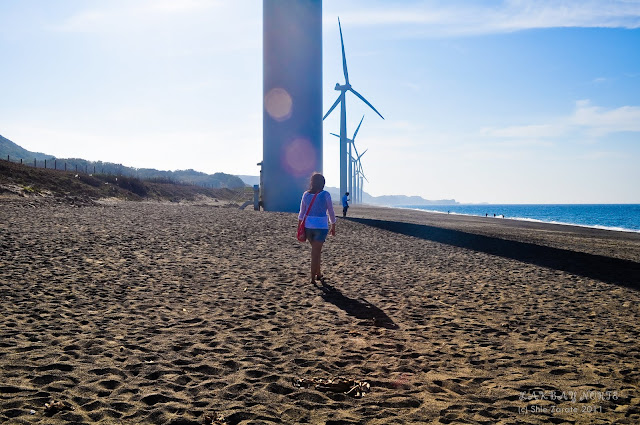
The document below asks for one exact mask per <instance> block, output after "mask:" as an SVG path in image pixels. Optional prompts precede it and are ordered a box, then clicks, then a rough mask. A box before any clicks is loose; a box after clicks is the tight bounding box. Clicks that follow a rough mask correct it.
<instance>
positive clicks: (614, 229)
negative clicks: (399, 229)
mask: <svg viewBox="0 0 640 425" xmlns="http://www.w3.org/2000/svg"><path fill="white" fill-rule="evenodd" d="M397 208H401V209H407V210H413V211H422V212H429V213H435V214H445V215H459V216H467V217H481V218H501V219H506V220H517V221H528V222H532V223H544V224H556V225H560V226H575V227H582V228H587V229H599V230H609V231H612V232H629V233H640V230H639V229H629V228H626V227H618V226H605V225H602V224H581V223H571V222H565V221H556V220H541V219H537V218H530V217H518V216H513V217H509V218H505V217H504V215H503V214H500V215H496V216H493V215H488V216H483V215H479V214H470V213H463V212H457V211H439V210H432V209H426V208H415V207H397Z"/></svg>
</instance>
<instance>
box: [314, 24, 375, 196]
mask: <svg viewBox="0 0 640 425" xmlns="http://www.w3.org/2000/svg"><path fill="white" fill-rule="evenodd" d="M338 27H339V29H340V45H341V46H342V70H343V72H344V81H345V84H344V85H340V83H336V87H335V90H336V91H339V92H340V95H339V96H338V99H336V101H335V102H334V104H333V105H332V106H331V108H329V111H328V112H327V113H326V114H325V116H324V117H322V119H323V120H324V119H325V118H327V117H328V116H329V114H330V113H331V112H332V111H333V110H334V109H335V107H336V106H338V103H339V104H340V136H339V137H340V196H342V195H344V193H345V192H347V165H348V164H347V163H348V162H349V163H350V160H349V159H348V158H347V140H348V139H347V105H346V94H347V92H348V91H350V92H351V93H353V94H355V95H356V97H358V98H360V100H362V101H363V102H364V103H365V104H367V106H369V107H370V108H371V109H373V110H374V112H375V113H376V114H378V115H380V118H382V119H384V117H383V116H382V115H381V114H380V112H378V111H377V110H376V108H374V107H373V105H372V104H371V103H369V101H367V99H365V98H364V97H362V95H361V94H360V93H358V92H357V91H355V90H354V89H353V87H351V84H350V83H349V72H348V71H347V58H346V56H345V53H344V40H343V38H342V25H341V24H340V18H338ZM361 122H362V121H361Z"/></svg>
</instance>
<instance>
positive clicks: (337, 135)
mask: <svg viewBox="0 0 640 425" xmlns="http://www.w3.org/2000/svg"><path fill="white" fill-rule="evenodd" d="M329 134H331V135H332V136H336V137H338V138H339V137H340V135H339V134H336V133H329Z"/></svg>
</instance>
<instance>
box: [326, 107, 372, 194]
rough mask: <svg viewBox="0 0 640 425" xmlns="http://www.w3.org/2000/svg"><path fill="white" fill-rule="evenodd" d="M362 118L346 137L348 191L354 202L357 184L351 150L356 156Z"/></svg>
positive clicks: (333, 134)
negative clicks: (347, 147) (350, 135)
mask: <svg viewBox="0 0 640 425" xmlns="http://www.w3.org/2000/svg"><path fill="white" fill-rule="evenodd" d="M363 120H364V115H363V116H362V118H361V119H360V123H359V124H358V127H357V128H356V131H355V132H354V133H353V137H352V138H351V139H349V138H347V143H348V145H349V152H348V153H347V156H348V157H349V169H348V174H349V193H350V194H351V199H352V200H353V202H354V203H357V199H356V198H357V190H356V191H355V192H354V190H353V189H354V188H355V187H356V185H357V180H356V177H355V171H356V169H355V167H354V165H355V159H354V156H353V153H352V150H353V151H355V153H356V156H358V150H357V149H356V136H357V135H358V131H360V126H361V125H362V121H363ZM331 135H332V136H336V137H340V135H338V134H335V133H331Z"/></svg>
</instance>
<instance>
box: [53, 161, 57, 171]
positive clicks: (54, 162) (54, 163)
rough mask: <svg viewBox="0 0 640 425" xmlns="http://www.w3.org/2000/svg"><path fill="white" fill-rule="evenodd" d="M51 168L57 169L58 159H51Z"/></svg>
mask: <svg viewBox="0 0 640 425" xmlns="http://www.w3.org/2000/svg"><path fill="white" fill-rule="evenodd" d="M53 169H54V170H57V169H58V160H57V159H54V160H53Z"/></svg>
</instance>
